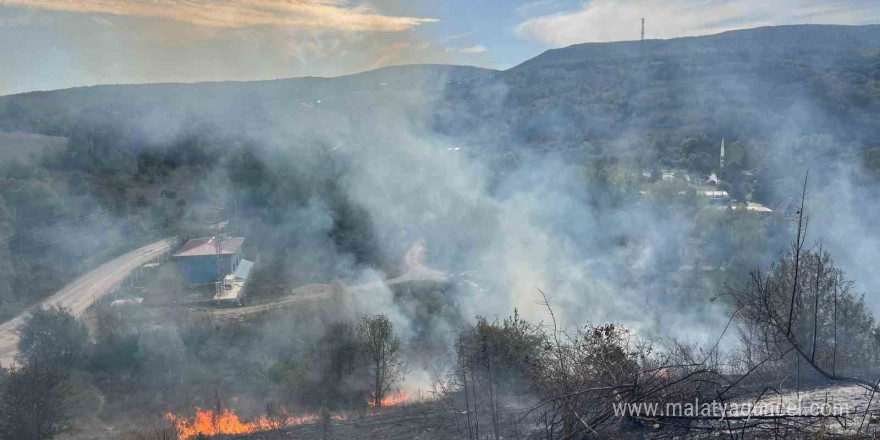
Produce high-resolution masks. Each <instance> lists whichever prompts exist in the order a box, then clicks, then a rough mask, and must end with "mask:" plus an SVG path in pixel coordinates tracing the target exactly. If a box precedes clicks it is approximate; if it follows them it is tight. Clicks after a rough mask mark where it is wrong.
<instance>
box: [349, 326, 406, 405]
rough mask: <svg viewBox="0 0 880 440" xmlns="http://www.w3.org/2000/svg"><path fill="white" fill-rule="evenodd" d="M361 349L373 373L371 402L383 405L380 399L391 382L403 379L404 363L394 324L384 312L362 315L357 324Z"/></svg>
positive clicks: (388, 388)
mask: <svg viewBox="0 0 880 440" xmlns="http://www.w3.org/2000/svg"><path fill="white" fill-rule="evenodd" d="M358 332H359V334H360V344H361V350H363V352H364V355H365V356H366V358H367V360H368V361H369V363H370V370H371V373H372V378H373V380H372V384H371V390H370V392H371V393H372V406H374V407H376V408H379V407H381V406H382V399H383V398H384V397H385V396H386V394H387V393H388V391H390V390H391V386H392V385H393V384H394V383H395V382H397V381H401V380H403V379H404V376H405V375H406V367H405V365H404V363H403V361H402V360H401V358H400V338H398V337H397V336H396V335H395V334H394V325H393V324H391V321H389V320H388V317H387V316H385V315H384V314H379V315H375V316H365V317H364V318H363V319H362V320H361V323H360V325H359V326H358Z"/></svg>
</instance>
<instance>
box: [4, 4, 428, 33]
mask: <svg viewBox="0 0 880 440" xmlns="http://www.w3.org/2000/svg"><path fill="white" fill-rule="evenodd" d="M0 6H7V7H15V8H28V9H40V10H48V11H66V12H78V13H92V14H96V13H97V14H109V15H118V16H128V17H141V18H155V19H164V20H173V21H179V22H183V23H189V24H194V25H198V26H210V27H220V28H241V27H249V26H271V27H297V28H324V29H335V30H343V31H386V32H397V31H403V30H407V29H411V28H414V27H416V26H419V25H421V24H424V23H430V22H434V21H436V20H434V19H430V18H416V17H395V16H388V15H382V14H380V13H378V12H376V11H374V10H373V9H371V8H369V7H366V6H358V7H349V6H347V5H346V3H344V2H342V1H340V0H65V1H59V0H0Z"/></svg>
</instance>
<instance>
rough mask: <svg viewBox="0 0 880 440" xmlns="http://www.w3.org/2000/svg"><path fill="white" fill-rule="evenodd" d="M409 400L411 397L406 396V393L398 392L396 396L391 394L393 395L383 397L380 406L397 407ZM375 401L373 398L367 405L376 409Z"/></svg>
mask: <svg viewBox="0 0 880 440" xmlns="http://www.w3.org/2000/svg"><path fill="white" fill-rule="evenodd" d="M409 399H410V397H409V395H408V394H406V392H405V391H403V390H397V393H396V394H391V395H388V396H385V397H383V398H382V400H381V405H379V406H382V407H386V406H396V405H400V404H401V403H404V402H406V401H408V400H409ZM375 401H376V399H375V398H372V399H370V400H368V401H367V404H368V405H370V406H371V407H373V408H375V407H376V402H375Z"/></svg>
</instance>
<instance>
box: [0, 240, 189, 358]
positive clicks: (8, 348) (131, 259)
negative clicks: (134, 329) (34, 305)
mask: <svg viewBox="0 0 880 440" xmlns="http://www.w3.org/2000/svg"><path fill="white" fill-rule="evenodd" d="M175 244H176V240H175V239H173V238H169V239H165V240H161V241H157V242H155V243H152V244H149V245H146V246H144V247H142V248H140V249H137V250H134V251H131V252H129V253H127V254H125V255H122V256H120V257H117V258H115V259H113V260H110V261H108V262H106V263H104V264H102V265H101V266H100V267H98V268H97V269H94V270H92V271H91V272H89V273H86V274H85V275H82V276H80V277H79V278H77V279H76V280H74V281H73V282H72V283H70V284H68V285H67V286H65V287H64V288H63V289H61V290H59V291H58V292H56V293H55V294H54V295H52V296H50V297H48V298H46V299H45V300H43V301H42V302H41V303H40V304H39V305H47V306H48V305H55V304H59V305H61V306H63V307H67V308H69V309H70V311H71V313H72V314H73V315H74V316H80V315H82V314H83V313H85V311H86V309H88V308H89V306H90V305H92V303H94V301H95V300H96V299H97V298H99V297H101V296H104V295H106V294H108V293H110V292H112V291H113V288H114V287H116V286H117V285H118V284H119V283H121V282H122V281H124V280H125V279H126V278H127V277H128V276H129V274H130V273H131V271H132V270H134V269H135V268H137V267H139V266H141V265H142V264H145V263H148V262H149V261H150V260H153V259H154V258H156V257H159V256H160V255H162V254H164V253H166V252H169V251H170V250H171V249H172V248H173V247H174V245H175ZM27 314H28V311H24V312H22V313H20V314H19V315H18V316H16V317H15V318H12V319H10V320H9V321H6V322H4V323H2V324H0V364H2V365H9V364H10V363H12V360H13V359H14V358H15V356H16V354H18V348H17V345H18V331H17V330H16V328H17V327H18V325H19V324H20V323H21V322H22V321H23V320H24V318H25V317H26V316H27Z"/></svg>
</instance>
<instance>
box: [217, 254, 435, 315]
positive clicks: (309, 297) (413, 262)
mask: <svg viewBox="0 0 880 440" xmlns="http://www.w3.org/2000/svg"><path fill="white" fill-rule="evenodd" d="M426 257H427V251H426V249H425V244H424V243H421V242H418V243H415V244H413V245H412V246H410V248H409V249H408V250H407V251H406V253H405V254H404V256H403V264H404V271H403V273H402V274H401V275H400V276H398V277H396V278H390V279H387V280H383V281H372V282H369V283H363V284H356V285H351V286H344V287H345V289H346V290H347V291H348V292H350V293H354V292H363V291H367V290H370V289H376V288H381V287H384V286H393V285H395V284H401V283H406V282H410V281H443V280H446V278H447V276H446V273H445V272H443V271H440V270H437V269H432V268H430V267H428V265H427V264H426ZM332 294H333V286H332V285H331V284H307V285H305V286H301V287H297V288H296V289H293V290H292V291H291V292H290V294H288V295H286V296H284V297H282V298H279V299H277V300H275V301H272V302H269V303H265V304H255V305H252V306H247V307H236V308H229V309H216V310H213V311H212V312H211V313H212V314H213V315H214V316H217V317H220V318H235V317H238V316H242V315H248V314H251V313H260V312H265V311H266V310H270V309H274V308H276V307H281V306H285V305H290V304H296V303H301V302H303V301H314V300H317V299H327V298H329V297H330V296H331V295H332Z"/></svg>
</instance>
